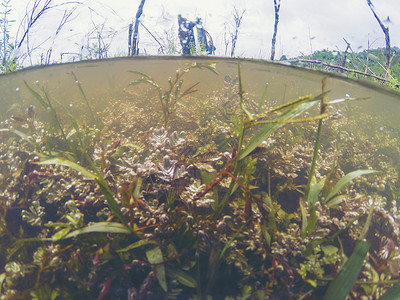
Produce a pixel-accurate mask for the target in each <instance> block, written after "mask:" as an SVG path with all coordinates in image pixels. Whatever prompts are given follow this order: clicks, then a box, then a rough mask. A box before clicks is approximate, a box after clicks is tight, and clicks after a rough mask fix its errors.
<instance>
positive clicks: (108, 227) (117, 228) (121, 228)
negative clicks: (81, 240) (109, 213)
mask: <svg viewBox="0 0 400 300" xmlns="http://www.w3.org/2000/svg"><path fill="white" fill-rule="evenodd" d="M93 232H104V233H119V234H131V233H132V231H131V230H129V228H127V227H126V226H125V225H123V224H121V223H115V222H98V223H95V224H93V225H89V226H86V227H83V228H80V229H77V230H75V231H72V232H71V233H69V234H67V235H66V236H65V237H64V239H68V238H73V237H76V236H78V235H81V234H86V233H93Z"/></svg>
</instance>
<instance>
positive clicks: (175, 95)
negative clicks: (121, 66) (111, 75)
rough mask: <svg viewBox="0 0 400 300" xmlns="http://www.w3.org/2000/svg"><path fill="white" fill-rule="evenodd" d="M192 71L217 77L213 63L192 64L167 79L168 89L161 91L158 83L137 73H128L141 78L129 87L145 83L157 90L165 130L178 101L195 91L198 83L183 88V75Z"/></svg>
mask: <svg viewBox="0 0 400 300" xmlns="http://www.w3.org/2000/svg"><path fill="white" fill-rule="evenodd" d="M193 69H207V70H210V71H211V72H213V73H214V74H216V75H218V73H217V71H216V64H215V63H206V64H205V63H198V62H194V63H191V64H190V65H188V66H186V67H184V68H179V69H178V70H176V73H175V76H171V77H169V78H168V85H169V86H168V88H165V89H163V88H162V87H161V86H160V85H159V84H158V83H156V82H155V81H154V79H153V78H152V77H150V76H148V75H146V74H144V73H141V72H138V71H130V72H131V73H134V74H137V75H140V76H142V77H141V78H139V79H137V80H135V81H132V82H131V83H130V85H136V84H139V83H147V84H150V85H151V86H153V87H154V88H155V89H156V90H157V92H158V97H159V99H160V105H161V110H162V113H163V119H164V127H165V128H168V126H169V119H170V116H171V114H172V113H174V112H175V110H176V106H177V104H178V103H179V101H180V100H181V99H182V98H184V97H186V96H188V95H190V94H192V93H195V92H196V91H197V90H196V89H195V88H196V86H197V85H198V84H199V83H200V82H196V83H195V84H192V85H190V86H189V87H186V88H183V77H184V76H185V74H187V73H188V72H189V71H190V70H193Z"/></svg>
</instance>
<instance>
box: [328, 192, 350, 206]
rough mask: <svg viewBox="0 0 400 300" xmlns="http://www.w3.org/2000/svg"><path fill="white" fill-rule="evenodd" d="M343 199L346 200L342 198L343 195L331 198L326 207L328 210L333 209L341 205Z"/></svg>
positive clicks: (344, 197)
mask: <svg viewBox="0 0 400 300" xmlns="http://www.w3.org/2000/svg"><path fill="white" fill-rule="evenodd" d="M345 199H346V196H344V195H339V196H336V197H333V198H332V199H331V200H329V201H328V202H327V203H326V206H327V207H329V208H335V207H336V206H338V205H339V204H340V203H342V202H343V201H344V200H345Z"/></svg>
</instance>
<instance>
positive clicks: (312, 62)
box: [283, 59, 390, 82]
mask: <svg viewBox="0 0 400 300" xmlns="http://www.w3.org/2000/svg"><path fill="white" fill-rule="evenodd" d="M283 62H286V63H302V62H303V63H310V64H317V65H323V66H326V67H329V68H332V69H337V70H341V71H345V72H349V73H355V74H359V75H363V76H368V77H372V78H375V79H378V80H380V81H384V82H390V80H389V79H386V78H384V77H380V76H377V75H375V74H369V73H365V72H362V71H358V70H354V69H349V68H346V67H342V66H337V65H332V64H329V63H326V62H323V61H319V60H312V59H289V60H284V61H283Z"/></svg>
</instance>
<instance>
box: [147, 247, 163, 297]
mask: <svg viewBox="0 0 400 300" xmlns="http://www.w3.org/2000/svg"><path fill="white" fill-rule="evenodd" d="M146 257H147V259H148V260H149V263H151V264H152V265H154V267H155V270H156V275H157V279H158V283H159V284H160V286H161V287H162V289H163V290H164V291H165V292H167V291H168V287H167V279H166V276H165V266H164V259H163V255H162V252H161V249H160V247H155V248H153V249H150V250H147V251H146Z"/></svg>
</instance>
